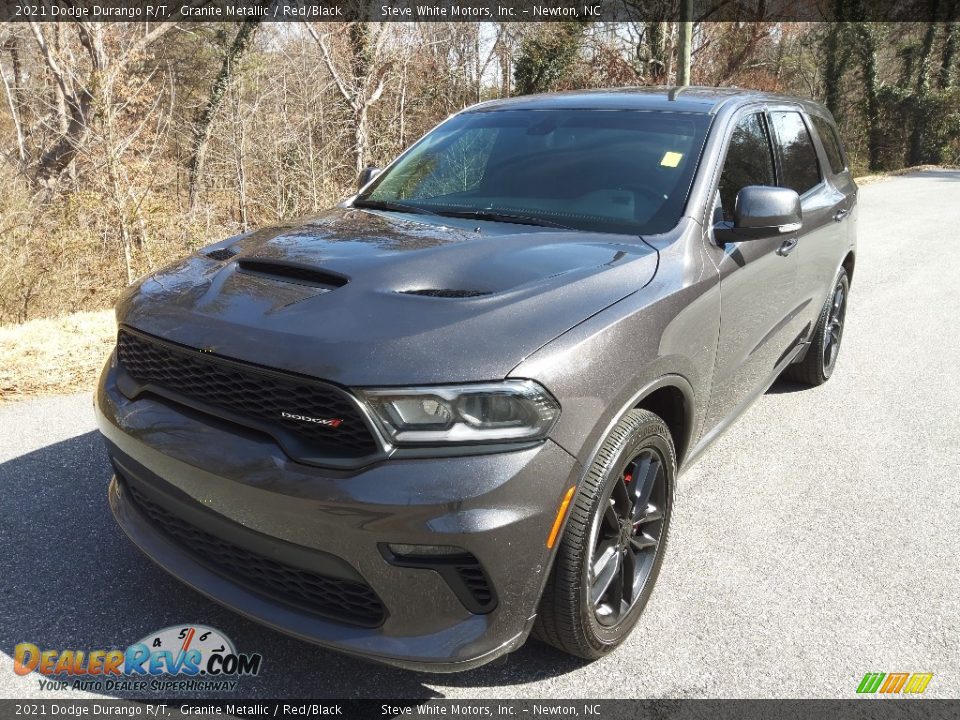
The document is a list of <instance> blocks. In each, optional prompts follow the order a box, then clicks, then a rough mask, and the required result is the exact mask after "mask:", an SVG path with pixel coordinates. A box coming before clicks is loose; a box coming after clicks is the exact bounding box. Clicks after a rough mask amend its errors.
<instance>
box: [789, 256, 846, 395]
mask: <svg viewBox="0 0 960 720" xmlns="http://www.w3.org/2000/svg"><path fill="white" fill-rule="evenodd" d="M849 295H850V281H849V280H848V279H847V271H846V270H844V269H843V268H840V272H839V273H838V274H837V278H836V280H835V281H834V283H833V290H832V291H831V292H830V297H828V298H827V302H826V303H825V304H824V306H823V310H821V311H820V317H819V318H818V319H817V326H816V327H815V328H814V330H813V338H812V339H811V340H810V348H809V349H808V350H807V354H806V355H805V356H804V358H803V360H801V361H800V362H798V363H796V364H794V365H789V366H788V367H787V371H786V373H785V374H786V376H787V377H789V378H791V379H792V380H797V381H799V382H802V383H804V384H806V385H813V386H816V385H823V383H825V382H826V381H827V380H829V379H830V376H831V375H833V371H834V369H835V368H836V366H837V357H838V356H839V354H840V342H841V340H843V325H844V322H845V320H846V318H847V298H848V296H849Z"/></svg>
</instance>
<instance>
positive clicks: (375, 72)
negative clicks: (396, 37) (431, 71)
mask: <svg viewBox="0 0 960 720" xmlns="http://www.w3.org/2000/svg"><path fill="white" fill-rule="evenodd" d="M306 25H307V31H308V32H309V33H310V36H311V37H312V38H313V39H314V40H315V41H316V42H317V45H319V46H320V50H321V52H322V54H323V62H324V64H325V65H326V68H327V71H328V72H329V73H330V76H331V77H332V78H333V80H334V83H336V87H337V90H339V92H340V95H341V96H342V97H343V99H344V101H345V102H346V103H347V105H348V106H349V107H350V110H351V111H352V113H353V156H354V164H355V168H356V171H357V174H358V175H359V174H360V173H361V172H362V171H363V169H364V167H366V163H367V153H368V148H369V145H370V124H369V116H370V108H371V107H373V105H374V104H375V103H376V102H377V101H378V100H379V99H380V97H381V96H382V95H383V91H384V90H385V89H386V86H387V74H388V71H389V70H390V63H389V62H388V61H386V59H385V58H384V56H383V55H384V53H383V49H384V44H385V43H386V40H387V28H386V25H384V24H382V23H381V24H377V23H362V22H351V23H347V25H346V40H347V55H348V57H347V61H346V65H347V68H343V67H342V66H341V64H340V63H338V62H337V58H335V57H334V53H333V52H332V50H331V48H330V42H329V34H330V30H326V32H324V33H319V32H317V29H316V28H315V27H314V26H313V23H307V24H306Z"/></svg>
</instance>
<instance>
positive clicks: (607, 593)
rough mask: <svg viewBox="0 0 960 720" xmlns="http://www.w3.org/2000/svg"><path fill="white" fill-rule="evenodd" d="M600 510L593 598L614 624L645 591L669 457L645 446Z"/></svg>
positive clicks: (601, 617) (605, 621)
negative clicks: (666, 461)
mask: <svg viewBox="0 0 960 720" xmlns="http://www.w3.org/2000/svg"><path fill="white" fill-rule="evenodd" d="M618 474H619V476H620V478H621V482H618V483H611V485H610V491H609V494H608V495H607V496H606V498H605V500H606V501H605V502H604V503H601V505H600V506H599V507H598V509H597V515H598V517H597V519H596V521H595V522H594V534H593V537H592V538H591V542H590V544H591V546H592V547H593V554H592V556H591V558H590V563H589V566H590V601H591V603H592V604H593V607H594V613H595V614H596V618H597V621H598V622H599V623H600V624H601V625H604V626H607V627H610V626H614V625H616V624H617V623H619V622H620V621H621V620H622V619H623V618H624V617H626V616H628V615H629V613H630V611H631V610H632V609H633V606H634V605H635V604H636V602H637V600H638V599H639V598H640V596H641V592H642V590H643V588H644V586H645V585H646V582H647V580H648V579H649V577H650V570H651V569H652V568H653V562H654V559H655V558H656V554H657V548H658V547H659V545H660V534H661V531H662V530H663V517H664V509H665V507H666V502H667V501H666V497H667V481H666V473H665V472H664V463H663V458H662V457H661V456H660V453H659V452H658V451H657V450H655V449H654V448H650V447H648V448H644V449H643V450H642V451H641V452H640V453H639V454H638V455H636V456H635V457H633V458H631V459H629V460H628V461H627V462H626V463H625V464H624V467H623V468H622V469H621V470H620V471H619V473H618Z"/></svg>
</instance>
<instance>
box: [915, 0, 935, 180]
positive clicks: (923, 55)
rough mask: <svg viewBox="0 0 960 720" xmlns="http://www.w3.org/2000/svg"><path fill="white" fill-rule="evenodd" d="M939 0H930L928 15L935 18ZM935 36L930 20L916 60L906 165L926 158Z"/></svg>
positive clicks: (917, 163) (933, 25)
mask: <svg viewBox="0 0 960 720" xmlns="http://www.w3.org/2000/svg"><path fill="white" fill-rule="evenodd" d="M938 4H939V0H930V3H929V5H930V17H931V18H936V16H937V5H938ZM936 37H937V23H936V22H934V21H933V20H931V21H930V22H929V23H928V24H927V31H926V33H924V36H923V44H922V45H921V47H920V57H919V59H918V62H917V86H916V92H915V93H914V98H913V103H914V104H913V111H914V115H913V131H912V132H911V133H910V153H909V156H908V157H907V164H908V165H919V164H920V163H921V162H923V161H925V160H930V159H934V160H935V158H928V157H927V156H926V153H925V152H924V148H923V140H924V136H925V135H926V131H927V113H928V108H927V96H928V95H929V93H930V54H931V52H932V51H933V43H934V40H936Z"/></svg>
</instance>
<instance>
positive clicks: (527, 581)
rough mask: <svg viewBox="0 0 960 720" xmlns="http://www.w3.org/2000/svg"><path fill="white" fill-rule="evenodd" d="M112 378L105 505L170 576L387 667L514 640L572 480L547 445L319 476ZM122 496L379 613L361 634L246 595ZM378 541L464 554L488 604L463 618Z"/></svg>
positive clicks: (443, 591)
mask: <svg viewBox="0 0 960 720" xmlns="http://www.w3.org/2000/svg"><path fill="white" fill-rule="evenodd" d="M114 374H115V371H114V369H113V368H111V367H110V366H109V365H108V367H107V368H105V370H104V373H103V375H102V377H101V380H100V384H99V387H98V392H97V398H96V403H95V405H96V415H97V421H98V424H99V427H100V430H101V432H102V433H103V435H104V438H105V440H106V443H107V449H108V452H109V454H110V457H111V461H112V462H113V464H114V467H115V469H116V470H117V476H115V478H114V480H113V481H112V482H111V485H110V492H109V496H110V504H111V508H112V510H113V513H114V516H115V517H116V519H117V522H118V523H119V524H120V526H121V527H122V528H123V530H124V531H125V532H126V534H127V535H128V536H129V537H130V539H131V540H132V541H133V542H134V543H135V544H136V545H137V546H138V547H139V548H140V549H141V550H142V551H143V552H144V553H145V554H146V555H147V556H149V557H150V558H151V559H152V560H154V561H155V562H157V563H158V564H159V565H160V566H161V567H163V568H164V569H166V570H167V571H168V572H170V573H171V574H173V575H174V576H175V577H177V578H179V579H180V580H182V581H183V582H185V583H186V584H188V585H190V586H192V587H193V588H195V589H196V590H198V591H199V592H201V593H203V594H204V595H207V596H208V597H210V598H211V599H213V600H215V601H217V602H219V603H221V604H223V605H225V606H227V607H229V608H231V609H233V610H235V611H237V612H239V613H241V614H243V615H246V616H248V617H250V618H252V619H254V620H257V621H258V622H261V623H263V624H265V625H268V626H270V627H273V628H275V629H277V630H280V631H281V632H284V633H287V634H290V635H293V636H295V637H298V638H301V639H303V640H307V641H310V642H313V643H317V644H319V645H323V646H325V647H329V648H332V649H334V650H337V651H340V652H344V653H349V654H352V655H358V656H362V657H365V658H369V659H372V660H377V661H380V662H384V663H388V664H392V665H397V666H401V667H408V668H413V669H419V670H429V671H439V672H449V671H457V670H466V669H469V668H472V667H476V666H477V665H481V664H483V663H485V662H489V661H490V660H493V659H495V658H496V657H498V656H500V655H503V654H505V653H508V652H510V651H511V650H514V649H515V648H517V647H518V646H519V645H521V644H522V643H523V642H524V641H525V640H526V637H527V635H528V633H529V631H530V628H531V627H532V624H533V619H534V617H535V613H536V607H537V603H538V601H539V598H540V594H541V592H542V589H543V585H544V583H545V581H546V576H547V573H548V572H549V568H550V563H551V560H552V552H551V551H550V550H549V549H547V548H546V546H545V542H546V538H547V536H548V534H549V532H550V529H551V527H552V524H553V521H554V518H555V513H556V511H557V507H558V505H559V503H560V499H561V498H562V496H563V494H564V491H565V489H566V488H568V487H570V485H571V484H574V483H575V482H576V481H577V478H578V477H579V473H580V468H579V466H578V465H577V463H576V461H575V460H574V459H573V458H572V457H571V456H570V455H569V454H568V453H566V452H565V451H564V450H563V449H561V448H560V447H559V446H557V445H555V444H554V443H552V442H550V441H547V442H545V443H543V444H542V445H539V446H536V447H532V448H526V449H522V450H517V451H514V452H506V453H501V454H493V455H476V456H469V457H444V458H423V459H405V460H394V461H386V462H382V463H379V464H376V465H372V466H370V467H367V468H364V469H362V470H360V471H357V472H349V473H348V472H342V471H336V470H327V469H323V468H318V467H312V466H306V465H302V464H299V463H296V462H293V461H292V460H290V459H289V458H288V457H287V456H286V455H285V454H284V453H283V451H282V450H281V449H280V448H279V447H278V446H277V445H276V444H275V443H274V442H273V441H272V440H271V439H270V438H268V437H266V436H262V435H258V434H254V433H251V432H248V431H246V430H244V429H242V428H239V427H233V426H230V425H227V424H225V423H222V422H219V421H216V420H213V419H212V418H209V417H206V416H202V415H199V414H197V413H195V412H194V411H191V410H188V409H185V408H181V407H179V406H176V405H173V404H169V403H167V402H164V401H161V400H159V399H154V398H151V397H141V398H140V399H138V400H136V401H135V402H131V401H129V400H127V398H126V397H124V396H123V395H122V394H121V393H119V391H117V389H116V387H115V385H114ZM131 487H133V488H134V490H135V491H136V490H137V489H139V490H140V491H147V492H148V493H149V494H150V495H151V497H152V498H153V499H154V500H156V501H157V502H159V503H160V504H162V505H164V506H165V509H166V510H167V511H169V512H172V513H174V514H176V515H177V516H178V517H183V518H185V519H187V520H189V521H190V522H191V523H193V524H194V525H195V526H198V527H199V529H200V530H202V531H203V532H204V533H205V534H209V535H211V536H215V537H217V538H227V539H228V540H230V541H231V542H235V543H237V544H240V545H244V546H249V547H254V548H256V549H257V551H258V553H259V554H260V555H261V556H269V557H282V558H283V559H284V561H285V562H287V563H289V564H293V565H296V566H298V567H307V568H311V569H317V571H318V572H320V573H321V574H327V575H333V576H334V577H340V578H347V579H357V580H360V581H362V582H364V583H365V584H366V585H368V586H369V587H370V588H371V589H372V591H373V592H374V593H375V594H376V596H378V597H379V599H380V601H381V602H382V605H383V608H384V619H383V620H382V622H381V623H380V624H378V625H377V626H375V627H370V626H360V625H357V624H356V623H353V622H341V621H339V620H338V619H336V618H332V617H330V616H329V614H327V616H321V615H318V614H315V613H313V612H310V609H309V607H307V606H305V605H304V603H302V602H301V603H296V604H295V603H288V602H284V601H282V600H281V599H278V597H277V596H276V595H274V594H268V593H263V592H260V591H258V589H257V588H256V587H253V586H251V585H250V583H244V582H241V581H239V580H238V578H236V577H234V576H232V574H231V573H230V572H227V571H225V569H224V568H218V567H217V566H216V565H215V564H211V563H209V562H207V563H205V562H203V561H202V559H201V557H200V556H198V554H197V553H195V552H191V548H190V547H189V544H188V543H187V544H185V543H184V541H183V538H182V537H181V538H175V537H172V536H171V535H170V534H169V533H167V532H166V531H165V529H164V528H163V527H161V526H160V525H158V524H157V523H156V522H155V521H154V519H155V518H151V517H150V516H149V513H147V512H145V511H144V507H143V506H142V505H141V504H139V503H138V502H136V499H135V496H134V495H132V493H131ZM387 543H393V544H407V545H445V546H456V547H460V548H463V549H465V550H466V551H468V552H469V553H471V554H472V555H473V556H475V557H476V559H477V560H479V562H480V564H481V565H482V567H483V570H484V572H485V573H486V576H487V579H488V581H489V583H490V584H491V585H492V587H493V589H494V591H495V593H496V605H495V607H494V608H493V609H492V610H491V611H489V612H485V613H482V614H481V613H475V612H471V611H470V610H468V609H467V607H466V606H465V604H464V602H463V600H462V597H461V596H458V594H457V592H455V591H454V588H452V587H451V585H450V583H449V582H448V581H447V580H445V579H444V577H442V576H441V573H439V572H437V571H435V570H432V569H424V568H412V567H399V566H397V565H395V564H391V563H390V562H388V560H387V559H386V558H385V555H384V552H383V547H384V544H387Z"/></svg>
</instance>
